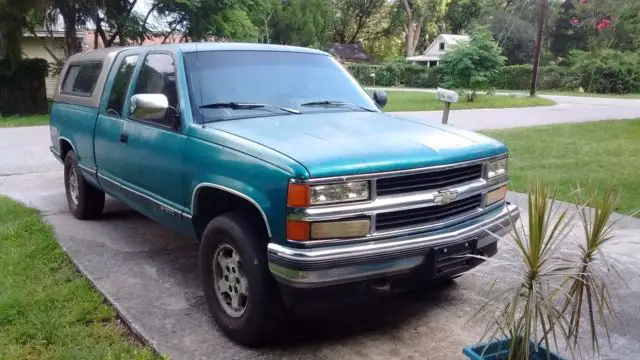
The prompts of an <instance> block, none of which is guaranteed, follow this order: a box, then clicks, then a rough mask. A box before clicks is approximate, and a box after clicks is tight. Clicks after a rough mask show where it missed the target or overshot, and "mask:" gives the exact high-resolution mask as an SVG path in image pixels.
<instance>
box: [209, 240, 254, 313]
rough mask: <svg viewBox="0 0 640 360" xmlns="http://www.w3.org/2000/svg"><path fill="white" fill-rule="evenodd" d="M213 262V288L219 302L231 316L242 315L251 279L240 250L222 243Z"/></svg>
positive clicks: (214, 255)
mask: <svg viewBox="0 0 640 360" xmlns="http://www.w3.org/2000/svg"><path fill="white" fill-rule="evenodd" d="M212 262H213V264H212V265H213V288H214V290H215V293H216V297H217V298H218V302H219V303H220V305H221V306H222V308H223V309H224V311H225V312H226V313H227V314H228V315H229V316H231V317H235V318H237V317H240V316H242V314H244V312H245V310H246V309H247V304H248V302H249V280H248V279H247V276H246V274H245V272H244V266H243V263H242V260H241V259H240V255H239V253H238V251H237V250H236V249H234V248H233V247H232V246H231V245H228V244H221V245H220V246H218V248H217V249H216V251H215V252H214V254H213V259H212Z"/></svg>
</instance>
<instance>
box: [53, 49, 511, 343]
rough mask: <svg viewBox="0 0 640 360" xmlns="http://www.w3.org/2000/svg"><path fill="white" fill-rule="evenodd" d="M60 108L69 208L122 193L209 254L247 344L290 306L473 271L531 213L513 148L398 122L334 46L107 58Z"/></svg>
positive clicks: (81, 63)
mask: <svg viewBox="0 0 640 360" xmlns="http://www.w3.org/2000/svg"><path fill="white" fill-rule="evenodd" d="M53 100H54V102H53V107H52V109H51V142H52V146H51V152H52V153H53V154H54V155H55V157H56V158H58V159H59V160H60V161H61V162H62V163H63V164H64V185H65V189H66V196H67V200H68V203H69V208H70V210H71V213H72V214H73V215H74V216H75V217H77V218H78V219H89V218H93V217H96V216H99V215H100V214H101V212H102V211H103V207H104V203H105V194H108V195H110V196H112V197H114V198H116V199H118V200H120V201H121V202H123V203H125V204H127V205H129V206H130V207H132V208H133V209H135V210H137V211H139V212H141V213H142V214H144V215H146V216H147V217H149V218H151V219H154V220H156V221H157V222H159V223H161V224H163V225H166V226H167V227H169V228H172V229H174V230H175V231H176V232H178V233H180V234H183V235H184V236H187V237H190V238H192V239H193V240H194V241H196V242H198V244H199V249H200V250H199V269H200V277H201V280H202V286H203V290H204V294H205V297H206V301H207V304H208V306H209V308H210V310H211V313H212V315H213V318H214V319H215V321H216V323H217V324H218V326H219V327H220V328H221V329H222V330H223V331H224V333H226V334H227V335H228V336H229V337H230V338H232V339H234V340H236V341H238V342H241V343H244V344H249V345H255V344H259V343H262V342H264V341H265V340H267V339H269V337H270V336H272V335H273V334H275V333H276V332H275V331H274V330H275V329H276V328H277V325H279V324H281V323H282V321H281V319H282V315H283V314H284V312H285V311H287V310H288V309H289V308H291V307H296V306H308V305H309V306H310V305H311V304H315V305H318V304H320V305H322V304H325V303H327V302H329V301H336V300H340V299H345V298H349V299H351V300H353V299H354V298H357V297H358V296H365V297H366V296H371V294H377V293H390V292H394V291H399V290H404V289H409V288H415V287H420V286H426V285H429V284H433V283H437V282H440V281H444V280H448V279H451V278H453V277H456V276H459V275H460V274H462V273H463V272H465V271H467V270H469V269H471V268H473V267H474V266H476V265H478V264H479V263H481V262H482V260H481V258H480V257H477V256H475V257H473V256H466V255H482V256H492V255H494V254H495V253H496V252H497V242H498V240H499V238H500V237H501V236H502V235H504V234H505V233H506V232H507V231H509V228H510V220H513V219H515V218H517V217H518V209H517V207H516V206H514V205H512V204H509V203H507V202H506V201H505V195H506V191H507V148H506V147H505V146H504V145H503V144H501V143H499V142H497V141H495V140H492V139H490V138H487V137H485V136H482V135H479V134H476V133H473V132H469V131H464V130H460V129H456V128H454V127H447V126H439V125H431V124H426V123H422V122H419V121H415V120H410V119H402V118H398V117H395V116H393V115H390V114H385V113H384V112H382V111H381V108H382V107H384V105H385V103H386V94H385V93H384V92H380V91H376V92H374V94H373V96H372V97H370V96H369V95H368V94H367V93H366V92H365V91H364V90H363V89H362V88H361V87H360V86H359V85H358V83H357V82H356V81H355V80H354V79H353V78H352V77H351V76H350V75H349V73H348V72H346V71H345V70H344V68H343V67H342V66H341V65H340V64H339V63H338V62H336V61H335V60H334V59H333V58H332V57H331V56H329V55H328V54H326V53H324V52H321V51H317V50H312V49H305V48H298V47H289V46H275V45H260V44H235V43H203V44H196V43H190V44H175V45H160V46H150V47H131V48H110V49H102V50H93V51H89V52H85V53H81V54H76V55H73V56H72V57H71V58H70V59H69V60H68V61H67V63H66V65H65V66H64V68H63V69H62V72H61V75H60V81H59V84H58V86H57V89H56V92H55V96H54V98H53ZM133 240H134V239H132V241H133Z"/></svg>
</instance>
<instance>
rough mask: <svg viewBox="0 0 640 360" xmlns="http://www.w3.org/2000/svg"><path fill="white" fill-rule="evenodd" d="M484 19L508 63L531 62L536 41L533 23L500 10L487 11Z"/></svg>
mask: <svg viewBox="0 0 640 360" xmlns="http://www.w3.org/2000/svg"><path fill="white" fill-rule="evenodd" d="M485 21H486V23H488V28H489V30H490V31H491V33H492V34H493V37H494V38H495V39H498V45H499V46H500V47H501V48H502V53H503V54H504V55H505V56H506V57H507V60H508V63H509V64H510V65H518V64H531V59H532V58H533V47H534V46H535V43H536V28H535V25H533V24H532V23H530V22H529V21H526V20H524V19H521V18H519V17H516V16H515V14H514V16H511V17H510V16H509V14H508V13H505V12H504V11H502V10H494V11H492V12H490V13H488V16H487V19H486V20H485Z"/></svg>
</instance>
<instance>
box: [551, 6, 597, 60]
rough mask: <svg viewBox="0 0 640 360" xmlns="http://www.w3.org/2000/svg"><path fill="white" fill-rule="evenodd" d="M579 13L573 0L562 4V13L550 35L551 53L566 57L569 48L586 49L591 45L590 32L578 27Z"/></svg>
mask: <svg viewBox="0 0 640 360" xmlns="http://www.w3.org/2000/svg"><path fill="white" fill-rule="evenodd" d="M577 16H578V13H577V11H576V9H575V6H574V4H573V1H572V0H565V1H564V2H563V3H562V4H561V6H560V14H559V16H558V18H557V19H556V22H555V26H554V27H553V30H552V31H551V33H550V34H549V35H550V38H551V39H550V40H551V41H550V42H551V44H550V47H549V49H550V50H551V53H552V54H553V55H554V56H556V57H563V58H564V57H566V56H567V54H568V53H569V50H572V49H573V50H586V49H587V48H588V45H589V32H588V31H586V29H585V28H580V27H576V26H575V25H573V24H572V22H574V23H575V20H574V19H577Z"/></svg>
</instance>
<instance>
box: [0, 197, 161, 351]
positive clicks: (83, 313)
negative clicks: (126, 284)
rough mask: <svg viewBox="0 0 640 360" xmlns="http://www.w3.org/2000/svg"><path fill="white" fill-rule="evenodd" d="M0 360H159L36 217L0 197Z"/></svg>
mask: <svg viewBox="0 0 640 360" xmlns="http://www.w3.org/2000/svg"><path fill="white" fill-rule="evenodd" d="M0 289H1V290H0V359H114V360H115V359H122V360H124V359H156V358H158V356H157V355H156V354H155V353H154V352H153V351H152V350H150V349H149V348H146V347H143V346H141V345H139V344H137V343H136V342H134V340H133V339H132V338H131V337H130V336H128V334H127V333H126V331H125V329H124V328H123V327H122V326H121V325H119V323H118V321H117V319H116V314H115V312H114V310H113V309H112V308H111V307H109V306H108V305H107V304H106V303H105V300H104V298H103V297H102V295H101V294H100V293H98V292H97V291H95V290H94V289H93V288H92V286H91V285H90V283H89V281H87V280H86V279H85V278H84V277H83V276H82V275H80V274H79V273H78V272H77V271H76V269H75V267H74V266H73V264H72V263H71V261H70V260H69V259H68V258H67V256H66V255H65V253H64V252H63V250H62V249H61V248H60V247H59V246H58V244H57V242H56V240H55V239H54V237H53V234H52V232H51V229H50V227H49V226H48V225H47V224H46V223H44V222H43V221H42V220H41V219H40V216H39V215H38V213H37V211H35V210H33V209H29V208H26V207H24V206H22V205H19V204H18V203H16V202H14V201H12V200H10V199H8V198H6V197H0Z"/></svg>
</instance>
